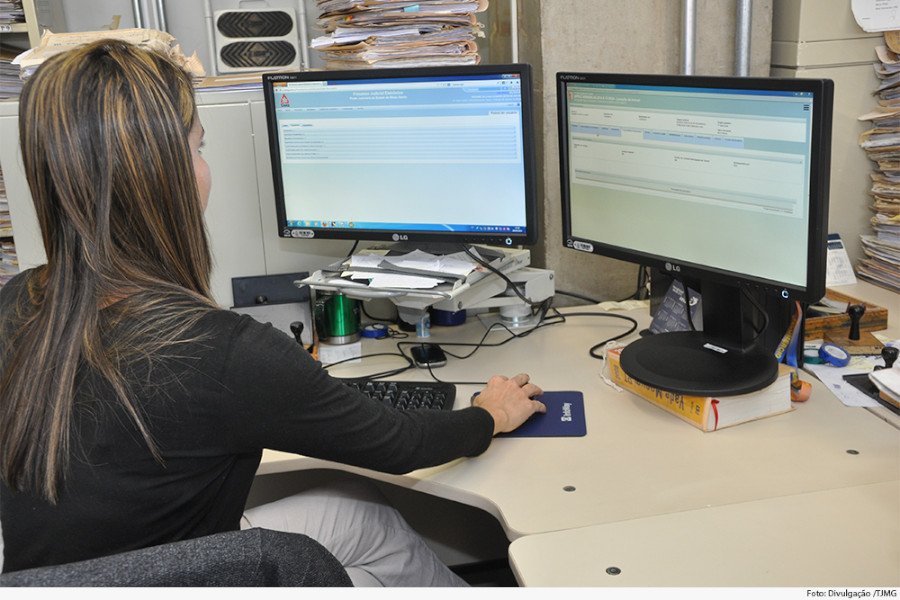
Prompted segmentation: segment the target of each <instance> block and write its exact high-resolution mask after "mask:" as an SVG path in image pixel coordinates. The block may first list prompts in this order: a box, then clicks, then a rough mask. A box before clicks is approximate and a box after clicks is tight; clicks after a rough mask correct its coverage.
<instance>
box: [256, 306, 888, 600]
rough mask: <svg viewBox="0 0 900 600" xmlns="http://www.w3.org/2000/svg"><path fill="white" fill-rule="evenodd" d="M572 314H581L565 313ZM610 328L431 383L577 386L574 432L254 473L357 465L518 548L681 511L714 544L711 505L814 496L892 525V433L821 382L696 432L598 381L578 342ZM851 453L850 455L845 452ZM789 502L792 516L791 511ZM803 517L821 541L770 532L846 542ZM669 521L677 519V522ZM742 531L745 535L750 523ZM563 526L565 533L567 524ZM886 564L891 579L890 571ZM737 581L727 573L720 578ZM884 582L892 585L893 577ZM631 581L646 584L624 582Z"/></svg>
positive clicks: (574, 328)
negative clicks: (876, 493)
mask: <svg viewBox="0 0 900 600" xmlns="http://www.w3.org/2000/svg"><path fill="white" fill-rule="evenodd" d="M590 310H594V311H596V312H599V310H598V309H593V308H592V309H590ZM572 311H578V312H584V311H585V309H584V308H583V307H579V308H577V309H571V310H569V311H568V312H572ZM564 312H566V311H564ZM635 312H636V313H637V314H635V315H633V316H636V317H637V318H638V319H639V321H640V323H641V327H645V326H646V325H647V324H648V322H649V317H648V316H647V315H646V314H645V313H644V312H643V311H635ZM623 327H624V324H623V323H622V322H620V321H617V320H612V319H609V320H607V319H600V318H588V317H573V318H571V319H570V320H569V322H567V323H566V324H564V325H554V326H551V327H547V328H544V329H541V330H538V331H536V332H534V333H533V334H531V335H530V336H529V337H527V338H525V339H522V340H516V341H513V342H510V343H509V344H507V345H505V346H502V347H500V348H485V349H482V350H479V351H478V353H476V354H475V356H474V357H473V358H470V359H468V360H465V361H459V360H454V359H450V361H449V362H448V365H447V366H446V367H444V368H441V369H439V370H438V371H437V372H438V373H439V375H440V376H441V377H442V378H444V379H447V380H467V381H473V380H486V379H487V378H488V377H489V376H490V375H493V374H495V373H501V374H507V375H512V374H515V373H516V372H519V371H525V372H528V373H530V374H531V376H532V378H533V379H534V381H535V382H536V383H538V384H539V385H541V386H542V387H544V389H546V390H565V389H578V390H581V391H583V392H584V395H585V413H586V419H587V432H588V433H587V436H585V437H582V438H544V439H540V438H530V439H515V438H505V439H496V440H494V442H493V444H492V445H491V447H490V448H489V449H488V451H487V452H485V453H484V454H483V455H481V456H479V457H476V458H471V459H462V460H458V461H454V462H453V463H450V464H448V465H444V466H441V467H437V468H432V469H424V470H420V471H415V472H413V473H409V474H406V475H401V476H392V475H385V474H380V473H373V472H369V471H364V470H360V469H352V468H347V467H343V466H340V465H335V464H333V463H328V462H325V461H319V460H313V459H309V458H304V457H299V456H296V455H290V454H284V453H275V452H266V453H265V455H264V459H263V463H262V465H261V467H260V471H259V472H260V473H273V472H279V471H289V470H298V469H312V468H338V469H344V470H348V471H352V472H357V473H363V474H366V475H368V476H371V477H374V478H377V479H379V480H382V481H387V482H391V483H394V484H397V485H400V486H404V487H408V488H412V489H416V490H419V491H423V492H427V493H430V494H434V495H437V496H441V497H444V498H448V499H451V500H455V501H459V502H462V503H465V504H469V505H472V506H476V507H479V508H481V509H484V510H486V511H488V512H489V513H491V514H493V515H494V516H495V517H496V518H497V519H498V520H499V521H500V523H501V525H502V526H503V528H504V530H505V532H506V534H507V536H508V537H509V539H510V540H514V541H518V540H519V539H520V538H523V536H531V535H535V534H547V535H546V536H543V535H541V536H538V537H537V538H535V539H534V540H530V539H527V538H523V539H522V541H521V543H517V544H514V545H513V546H512V549H513V550H516V551H518V550H517V549H518V548H521V547H524V548H526V549H527V548H528V547H529V546H530V543H531V542H533V543H535V544H541V543H543V542H542V540H545V539H546V540H549V541H548V544H549V543H551V542H553V541H554V540H555V539H556V538H555V537H553V536H556V535H561V534H560V533H556V534H551V533H550V532H561V531H565V530H575V529H581V528H584V531H582V532H580V533H579V534H578V535H587V534H589V533H591V532H592V531H596V532H599V533H600V534H604V532H605V530H604V529H603V528H604V527H610V528H613V527H624V525H623V524H625V523H627V522H633V524H634V526H635V527H636V528H638V529H639V528H640V527H641V524H642V523H646V529H645V532H646V533H645V534H646V535H653V528H654V527H655V524H656V523H663V524H665V523H666V522H669V523H672V524H674V525H672V526H676V527H682V528H683V529H689V528H691V524H690V520H689V518H688V515H692V516H691V517H690V519H695V520H696V522H697V527H696V528H694V530H693V534H692V535H694V536H699V540H698V541H696V543H697V544H700V545H703V544H705V543H706V542H703V540H704V539H707V540H710V541H712V540H713V539H714V538H711V537H709V538H708V537H706V536H711V535H714V532H711V531H710V529H712V528H711V527H708V526H706V527H700V525H702V524H703V523H704V522H706V521H705V519H707V518H709V519H710V520H709V521H708V523H710V524H711V523H715V522H717V521H716V520H714V519H713V518H712V517H713V516H714V515H718V514H724V515H725V516H724V517H719V518H718V519H719V520H720V521H727V520H729V517H728V513H734V514H736V515H737V517H744V518H746V514H750V513H754V512H759V514H768V512H769V511H773V512H774V513H775V515H774V516H773V517H771V518H770V519H769V520H771V521H777V519H776V518H775V517H778V515H779V514H782V513H781V512H780V511H782V510H783V509H784V507H785V506H788V505H790V506H795V505H796V503H798V502H799V503H800V504H802V505H805V506H808V507H813V506H814V505H815V503H816V502H817V501H818V499H820V498H824V499H825V500H826V501H825V503H824V505H823V506H825V507H826V508H829V510H830V508H833V507H836V506H841V507H843V508H844V509H845V515H851V516H852V515H855V514H860V515H862V514H863V513H865V515H866V516H865V518H866V519H871V520H873V522H883V523H885V526H884V527H885V529H886V530H887V531H888V532H890V531H894V532H896V531H897V530H898V529H900V525H898V523H900V511H898V504H897V502H896V493H895V492H891V490H896V488H897V486H898V485H900V484H898V480H900V435H898V432H897V429H895V428H894V427H892V426H891V425H890V424H888V423H886V422H884V421H882V420H880V419H878V418H876V417H875V416H873V415H872V414H871V413H870V412H868V411H866V410H860V409H854V408H847V407H844V406H843V405H842V404H841V403H840V402H839V401H838V400H837V399H836V398H835V397H834V396H832V395H831V394H830V393H829V392H828V391H827V389H825V388H824V386H823V385H822V384H821V383H820V382H818V381H813V396H812V399H811V400H810V401H809V402H807V403H805V404H802V405H798V407H797V409H796V410H794V411H793V412H790V413H787V414H784V415H779V416H775V417H770V418H767V419H762V420H760V421H756V422H752V423H745V424H742V425H739V426H737V427H733V428H728V429H724V430H721V431H716V432H712V433H703V432H701V431H699V430H697V429H695V428H693V427H691V426H689V425H687V424H686V423H683V422H682V421H680V420H679V419H677V418H676V417H674V416H671V415H669V414H668V413H666V412H664V411H662V410H661V409H659V408H657V407H655V406H652V405H651V404H649V403H648V402H646V401H645V400H642V399H640V398H638V397H636V396H633V395H631V394H628V393H625V392H623V393H618V392H616V391H614V390H613V389H612V388H610V387H608V386H607V385H606V384H604V383H603V382H602V380H601V379H600V377H599V372H600V370H601V368H602V367H603V363H602V362H601V361H598V360H596V359H593V358H590V357H589V356H588V349H589V348H590V347H591V346H592V345H594V344H596V343H598V342H600V341H602V340H603V339H605V338H606V337H608V336H610V335H612V334H614V333H617V332H620V331H622V330H623ZM483 331H484V329H483V327H482V325H481V324H480V323H479V322H478V321H477V320H475V319H470V320H469V322H467V323H466V324H465V325H463V326H461V327H457V328H439V327H436V328H434V329H433V334H434V335H433V338H432V341H436V342H447V341H455V340H477V339H478V338H479V337H480V335H481V334H482V333H483ZM496 335H497V337H498V338H499V337H502V334H496ZM491 339H493V338H489V340H488V341H491ZM410 340H411V341H415V338H410ZM392 347H393V342H391V341H377V342H367V343H366V345H365V346H364V352H375V351H387V350H389V349H390V348H392ZM396 364H397V362H392V361H391V359H383V358H377V359H371V362H369V361H366V362H364V363H363V365H362V367H342V371H340V372H338V374H346V375H351V374H361V373H362V372H377V371H382V370H385V369H386V368H388V367H389V366H392V365H394V366H395V365H396ZM415 375H418V377H423V376H424V375H423V374H422V373H411V374H406V376H408V377H409V378H415ZM426 375H427V373H426ZM477 389H479V388H478V386H475V385H471V386H468V385H460V386H458V397H457V406H462V405H463V404H464V403H466V402H467V401H468V398H469V397H470V396H471V394H472V393H473V392H474V391H476V390H477ZM850 450H852V451H853V453H848V451H850ZM573 488H574V489H573ZM868 489H875V490H881V491H882V492H880V493H885V492H883V490H887V492H886V493H887V496H886V498H887V500H882V501H878V502H875V503H874V505H873V503H871V502H867V501H865V500H864V499H865V498H866V497H867V493H866V490H868ZM569 490H571V491H569ZM845 490H856V492H858V493H851V492H850V491H847V492H846V495H847V498H846V499H844V497H843V495H844V494H845ZM890 494H894V495H893V496H890ZM713 508H715V509H716V510H715V511H713V510H711V509H713ZM793 510H795V512H796V511H797V510H799V512H803V510H802V509H797V508H796V506H795V508H794V509H793ZM816 515H819V517H821V518H819V517H817V516H816ZM809 516H810V518H811V519H812V520H811V521H810V524H809V527H810V528H815V527H818V526H821V527H822V529H823V531H825V532H826V533H824V534H823V535H825V536H828V535H829V534H828V533H827V532H828V531H831V532H832V533H833V535H834V537H833V538H832V541H831V543H830V545H823V544H820V543H819V541H818V539H817V538H809V543H807V542H806V541H805V538H804V536H803V533H802V530H798V531H797V535H796V536H795V535H794V534H793V530H792V529H790V528H783V529H781V530H780V534H781V536H782V539H784V540H793V541H794V542H795V543H798V544H800V545H801V547H803V548H806V549H807V550H810V551H812V550H814V551H815V552H817V553H819V555H827V556H830V557H834V559H837V558H839V557H841V556H843V555H844V553H845V548H847V547H848V546H847V544H848V543H850V542H848V540H847V539H845V536H846V535H847V531H848V528H847V527H845V526H843V525H842V526H841V527H839V528H837V529H835V528H834V527H833V526H835V520H834V519H833V518H832V517H830V516H828V515H826V514H821V513H820V512H811V513H810V515H809ZM682 517H684V519H686V520H684V522H683V524H680V525H679V523H681V522H682ZM778 518H781V517H778ZM784 518H785V519H786V518H787V516H785V517H784ZM848 518H850V517H848ZM654 519H659V521H655V520H654ZM667 519H668V521H666V520H667ZM830 527H831V528H832V529H829V528H830ZM595 528H596V529H595ZM746 528H747V530H748V531H752V530H754V527H753V526H752V525H751V524H747V525H746ZM873 528H874V527H873ZM570 533H571V534H572V535H576V532H574V531H572V532H570ZM623 535H626V534H623ZM659 535H660V537H665V534H662V533H661V534H659ZM851 537H852V536H851ZM578 539H581V538H578ZM564 543H568V542H564ZM573 543H575V542H573ZM660 543H662V542H660ZM854 543H855V542H854ZM547 547H548V548H551V547H555V546H547ZM737 547H740V544H737ZM866 547H867V548H868V552H869V553H870V554H873V555H874V554H883V555H885V556H887V557H888V559H889V560H893V561H894V562H893V563H892V564H893V565H894V566H896V565H897V564H898V558H900V550H898V547H897V543H896V537H895V539H894V541H893V543H891V542H890V540H887V541H884V540H882V539H881V538H877V539H874V540H873V541H871V542H868V543H867V544H866ZM572 548H573V551H574V552H583V551H585V550H590V552H588V554H591V553H592V552H593V550H592V548H593V546H591V545H589V544H586V545H582V546H577V545H576V546H572ZM579 548H581V550H579ZM638 550H640V548H638V549H637V550H635V552H637V551H638ZM523 552H524V550H523ZM550 553H551V552H550V551H549V550H547V551H546V552H545V554H550ZM514 558H515V560H516V564H517V569H518V570H519V576H520V577H521V578H522V579H521V581H522V582H523V583H525V584H531V583H532V581H535V580H532V579H530V575H529V574H530V573H532V566H531V565H532V563H530V562H527V561H526V559H525V558H524V557H519V556H517V555H515V556H514ZM607 558H609V559H610V560H611V559H612V558H616V557H615V556H610V557H606V556H598V560H600V562H599V564H601V565H602V564H605V559H607ZM648 564H650V563H648ZM739 564H742V563H740V562H739V561H737V562H736V563H735V564H734V565H732V566H733V567H734V568H736V569H737V568H739V567H738V565H739ZM803 564H805V563H802V564H800V566H799V567H798V562H797V561H795V562H794V567H795V568H799V569H800V572H801V573H805V574H806V575H807V577H806V578H805V579H804V582H805V585H809V586H817V585H828V581H830V580H828V581H825V580H824V579H823V580H822V581H819V579H818V574H819V573H820V571H819V570H817V568H812V566H810V569H809V570H807V571H804V570H803V569H804V567H803ZM817 564H818V563H817ZM873 564H875V565H876V566H875V567H873V568H875V569H876V570H877V571H878V572H883V569H882V568H881V567H879V566H878V564H880V563H873ZM604 568H605V567H604ZM535 569H537V568H536V567H535ZM540 572H541V571H540V570H534V571H533V573H535V574H539V573H540ZM891 573H892V574H894V575H896V573H897V570H896V569H894V570H893V571H892V572H891ZM558 575H559V578H558V579H555V580H553V581H552V582H549V583H546V584H547V585H564V584H565V583H566V582H567V581H569V579H568V577H567V575H566V573H565V572H559V574H558ZM738 580H739V577H737V575H736V576H735V578H734V579H731V580H729V581H730V582H736V581H738ZM541 581H548V580H546V579H544V580H541ZM620 581H624V580H620ZM647 581H649V580H647ZM657 581H658V580H657ZM706 581H707V580H705V579H699V580H695V581H692V584H693V585H705V582H706ZM893 581H894V585H896V582H897V580H896V578H894V579H893ZM875 583H877V582H873V585H874V584H875ZM630 584H631V585H646V584H647V583H646V582H644V581H638V580H637V579H635V580H631V583H630ZM760 584H763V583H762V582H760ZM539 585H540V584H539ZM591 585H593V583H592V584H591ZM665 585H678V583H677V582H676V581H672V582H671V583H665Z"/></svg>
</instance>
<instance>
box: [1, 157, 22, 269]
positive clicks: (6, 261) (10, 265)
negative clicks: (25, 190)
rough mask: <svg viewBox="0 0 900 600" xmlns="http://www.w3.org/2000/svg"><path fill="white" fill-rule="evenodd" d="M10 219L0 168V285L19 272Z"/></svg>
mask: <svg viewBox="0 0 900 600" xmlns="http://www.w3.org/2000/svg"><path fill="white" fill-rule="evenodd" d="M10 236H12V221H11V220H10V218H9V203H8V202H7V200H6V185H5V184H4V181H3V171H2V169H0V238H3V239H0V287H2V286H3V284H5V283H6V282H7V281H9V280H10V279H12V277H13V276H14V275H15V274H16V273H18V272H19V259H18V257H17V256H16V246H15V244H14V243H13V241H12V238H11V237H10Z"/></svg>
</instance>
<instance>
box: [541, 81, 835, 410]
mask: <svg viewBox="0 0 900 600" xmlns="http://www.w3.org/2000/svg"><path fill="white" fill-rule="evenodd" d="M832 97H833V85H832V83H831V81H828V80H814V79H770V78H746V77H701V76H681V75H670V76H663V75H635V74H628V75H626V74H601V73H560V74H558V75H557V98H558V110H559V149H560V177H561V180H562V214H563V243H564V244H565V245H566V246H567V247H569V248H572V249H574V250H577V251H581V252H592V253H596V254H601V255H605V256H609V257H612V258H616V259H621V260H625V261H630V262H633V263H637V264H640V265H647V266H650V267H655V268H657V269H659V270H661V271H663V272H665V273H667V274H668V275H671V276H673V277H675V278H676V279H680V280H682V281H684V282H688V283H689V285H691V286H692V287H694V289H698V288H699V289H698V291H699V292H700V296H701V305H702V331H691V330H687V331H679V332H667V333H660V334H656V335H650V336H646V337H642V338H640V339H638V340H637V341H635V342H633V343H631V344H629V345H628V346H627V347H626V348H625V349H624V351H623V353H622V356H621V366H622V369H623V370H624V371H625V372H626V374H628V375H629V376H631V377H632V378H634V379H635V380H637V381H640V382H642V383H645V384H647V385H651V386H654V387H657V388H660V389H663V390H667V391H672V392H676V393H682V394H693V395H704V396H705V395H713V394H718V395H734V394H741V393H747V392H751V391H754V390H757V389H760V388H762V387H765V386H766V385H768V384H770V383H771V382H773V381H774V380H775V379H776V377H777V373H778V361H777V360H776V359H775V357H774V353H773V352H771V350H766V349H765V348H762V347H761V345H760V344H759V343H758V341H759V339H760V334H761V332H760V331H759V330H758V323H759V319H758V318H756V317H758V315H755V314H754V312H756V311H757V310H758V309H757V308H755V307H754V305H753V304H752V302H749V301H748V298H750V297H753V296H754V295H759V294H771V295H774V296H775V297H777V298H779V299H781V301H782V302H790V303H792V304H793V302H794V301H799V302H800V303H809V302H815V301H817V300H819V299H821V297H822V296H823V295H824V291H825V262H826V242H827V223H828V184H829V169H830V142H831V117H832Z"/></svg>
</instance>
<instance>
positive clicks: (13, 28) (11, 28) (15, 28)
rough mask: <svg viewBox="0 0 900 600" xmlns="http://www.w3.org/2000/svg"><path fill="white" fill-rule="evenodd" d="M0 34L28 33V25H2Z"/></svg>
mask: <svg viewBox="0 0 900 600" xmlns="http://www.w3.org/2000/svg"><path fill="white" fill-rule="evenodd" d="M0 33H28V24H27V23H14V24H11V25H10V24H0Z"/></svg>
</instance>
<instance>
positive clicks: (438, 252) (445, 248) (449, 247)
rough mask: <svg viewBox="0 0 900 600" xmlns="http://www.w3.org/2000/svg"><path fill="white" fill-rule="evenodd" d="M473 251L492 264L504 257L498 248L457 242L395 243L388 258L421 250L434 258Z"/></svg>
mask: <svg viewBox="0 0 900 600" xmlns="http://www.w3.org/2000/svg"><path fill="white" fill-rule="evenodd" d="M467 249H468V250H474V251H475V252H477V253H478V255H479V256H480V257H481V258H483V259H484V260H485V261H487V262H489V263H490V262H493V261H494V260H496V259H498V258H502V257H503V256H504V253H503V250H501V249H499V248H491V247H490V246H480V245H479V246H477V247H476V246H473V245H471V244H460V243H458V242H396V243H394V244H393V245H392V246H391V248H390V252H389V253H388V254H389V255H390V256H397V255H402V254H409V253H410V252H413V251H415V250H421V251H422V252H427V253H428V254H433V255H435V256H445V255H447V254H456V253H457V252H465V251H466V250H467Z"/></svg>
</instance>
